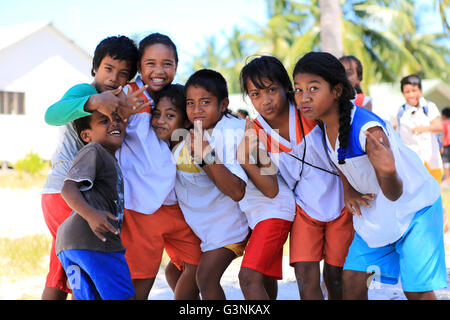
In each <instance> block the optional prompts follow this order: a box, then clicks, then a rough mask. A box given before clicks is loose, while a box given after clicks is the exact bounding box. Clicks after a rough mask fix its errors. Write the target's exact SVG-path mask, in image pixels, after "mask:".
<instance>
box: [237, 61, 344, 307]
mask: <svg viewBox="0 0 450 320" xmlns="http://www.w3.org/2000/svg"><path fill="white" fill-rule="evenodd" d="M241 83H242V86H243V89H244V90H243V91H244V92H245V93H246V94H248V96H249V97H250V100H251V102H252V104H253V106H254V107H255V109H256V111H258V113H259V115H258V117H257V118H256V119H255V124H256V126H255V130H256V131H257V132H258V133H263V134H265V135H266V136H267V138H266V141H265V142H262V143H264V144H265V145H266V149H267V151H268V152H269V154H270V157H271V159H272V161H273V162H274V164H275V165H276V166H277V167H278V168H279V175H280V176H281V177H279V179H278V182H279V186H280V192H281V190H282V188H281V186H282V183H281V181H283V180H284V181H285V182H286V184H287V186H288V188H289V189H290V190H292V191H293V192H294V196H295V202H296V215H295V219H294V223H293V225H292V229H291V234H290V263H291V265H292V266H293V267H294V269H295V275H296V277H297V282H298V288H299V293H300V298H301V299H302V300H307V299H323V293H322V290H321V288H320V261H321V260H322V259H324V260H325V263H324V271H323V274H324V281H325V284H326V286H327V289H328V296H329V299H341V298H342V287H341V274H342V266H343V265H344V261H345V257H346V255H347V250H348V247H349V245H350V243H351V241H352V239H353V226H352V221H351V219H352V216H351V214H350V213H349V212H348V211H347V210H346V209H345V208H344V207H345V204H344V197H343V190H342V183H341V181H340V178H339V175H338V174H337V173H336V171H335V168H334V167H333V164H332V163H331V162H330V161H329V159H328V158H327V153H326V149H325V146H324V142H323V139H324V136H323V132H322V130H321V128H320V126H319V124H318V122H317V121H315V120H306V119H305V118H304V117H303V115H302V114H301V113H300V112H299V111H298V110H297V109H296V108H295V106H294V104H293V99H292V95H291V93H292V83H291V80H290V78H289V75H288V73H287V71H286V69H285V68H284V66H283V65H282V63H281V62H280V61H279V60H278V59H277V58H275V57H270V56H262V57H258V58H255V59H253V60H252V61H250V62H249V63H248V64H247V65H246V66H244V68H243V69H242V71H241ZM259 136H261V135H259ZM281 178H282V179H281ZM284 192H286V194H287V191H284ZM285 201H286V203H285V204H284V205H289V202H288V201H287V200H285ZM286 208H288V207H286ZM261 212H263V209H261ZM284 219H285V220H289V219H288V218H287V216H285V217H284ZM280 231H282V232H280V234H279V237H280V239H282V237H284V236H285V232H286V231H285V230H284V229H280Z"/></svg>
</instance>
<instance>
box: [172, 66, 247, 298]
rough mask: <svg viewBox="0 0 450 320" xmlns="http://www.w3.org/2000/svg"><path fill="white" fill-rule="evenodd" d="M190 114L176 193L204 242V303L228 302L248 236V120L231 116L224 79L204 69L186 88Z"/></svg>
mask: <svg viewBox="0 0 450 320" xmlns="http://www.w3.org/2000/svg"><path fill="white" fill-rule="evenodd" d="M185 93H186V113H187V116H188V119H189V121H191V123H194V129H191V131H190V133H189V135H188V136H187V139H186V140H185V141H183V142H182V143H181V144H179V145H178V146H177V147H176V148H175V150H174V157H175V159H176V163H177V179H176V184H175V191H176V195H177V198H178V202H179V205H180V207H181V210H182V211H183V214H184V217H185V219H186V222H187V223H188V224H189V226H190V227H191V228H192V230H193V231H194V232H195V234H196V235H197V236H198V237H199V238H200V240H201V250H202V256H201V258H200V263H199V265H198V268H197V285H198V287H199V289H200V293H201V297H202V299H204V300H211V299H216V300H217V299H219V300H220V299H222V300H223V299H225V294H224V292H223V289H222V287H221V285H220V279H221V277H222V275H223V273H224V272H225V270H226V268H227V267H228V266H229V264H230V263H231V261H232V260H233V259H234V258H236V257H239V256H241V255H242V254H243V251H244V247H245V244H246V242H247V241H246V240H247V236H248V233H249V229H248V224H247V220H246V218H245V215H244V213H243V212H242V211H241V209H240V208H239V204H238V201H239V200H241V199H242V198H243V196H244V193H245V187H246V183H247V175H246V174H245V171H244V170H243V169H242V167H241V166H240V165H239V163H238V162H237V160H236V151H237V147H238V144H239V143H240V141H241V140H242V137H243V136H244V132H245V121H244V120H243V119H239V118H236V117H234V116H232V115H231V114H230V113H229V111H228V109H227V107H228V103H229V100H228V89H227V83H226V81H225V79H224V78H223V76H222V75H221V74H220V73H218V72H216V71H213V70H209V69H203V70H199V71H197V72H195V73H194V74H193V75H191V76H190V77H189V79H188V80H187V82H186V84H185Z"/></svg>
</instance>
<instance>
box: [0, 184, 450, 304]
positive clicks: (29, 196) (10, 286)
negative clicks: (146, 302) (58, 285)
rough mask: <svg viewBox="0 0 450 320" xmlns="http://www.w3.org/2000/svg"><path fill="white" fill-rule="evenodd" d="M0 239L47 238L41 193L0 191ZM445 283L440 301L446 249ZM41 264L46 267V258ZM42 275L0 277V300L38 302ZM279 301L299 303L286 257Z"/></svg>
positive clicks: (231, 281)
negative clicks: (23, 277) (41, 236)
mask: <svg viewBox="0 0 450 320" xmlns="http://www.w3.org/2000/svg"><path fill="white" fill-rule="evenodd" d="M0 204H1V210H0V217H1V221H2V223H0V237H9V238H19V237H23V236H25V235H30V234H46V235H49V236H50V234H49V232H48V230H47V226H46V225H45V222H44V219H43V216H42V211H41V204H40V190H39V189H31V190H12V189H0ZM445 242H446V247H447V248H450V234H449V233H448V232H447V234H446V237H445ZM446 261H447V266H449V267H448V268H447V283H448V288H449V289H442V290H438V291H436V294H437V296H438V298H439V299H442V300H450V250H447V254H446ZM42 263H44V264H47V263H48V258H47V257H46V258H45V261H43V262H42ZM240 263H241V259H235V260H234V261H233V263H232V264H231V265H230V267H228V269H227V271H226V272H225V274H224V276H223V278H222V282H221V283H222V286H223V287H224V290H225V294H226V296H227V299H230V300H242V299H243V295H242V292H241V290H240V287H239V282H238V272H239V267H240ZM45 276H46V275H45V274H40V275H36V276H33V277H30V278H26V279H23V280H18V281H14V282H12V281H10V280H9V279H3V278H0V299H1V300H5V299H7V300H16V299H39V297H40V295H41V292H42V288H43V285H44V282H45ZM278 284H279V286H278V299H280V300H298V299H299V294H298V289H297V283H296V280H295V275H294V272H293V268H291V267H290V266H289V264H288V260H287V257H285V261H284V263H283V280H280V281H279V282H278ZM149 299H152V300H170V299H173V294H172V292H171V290H170V289H169V287H168V286H167V284H166V281H165V279H164V271H163V270H162V269H161V270H160V272H159V274H158V276H157V278H156V281H155V284H154V286H153V289H152V291H151V293H150V296H149ZM369 299H372V300H404V299H406V298H405V295H404V294H403V292H402V289H401V285H400V284H397V285H386V284H380V283H379V282H372V285H371V288H370V289H369Z"/></svg>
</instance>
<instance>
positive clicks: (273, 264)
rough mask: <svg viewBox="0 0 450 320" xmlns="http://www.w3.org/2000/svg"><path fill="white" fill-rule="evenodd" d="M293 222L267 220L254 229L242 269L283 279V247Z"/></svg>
mask: <svg viewBox="0 0 450 320" xmlns="http://www.w3.org/2000/svg"><path fill="white" fill-rule="evenodd" d="M291 226H292V221H287V220H283V219H276V218H273V219H267V220H263V221H261V222H258V224H257V225H256V226H255V228H254V229H253V231H252V233H251V236H250V239H249V241H248V244H247V247H246V248H245V254H244V258H243V259H242V265H241V268H249V269H253V270H256V271H258V272H261V273H262V274H263V275H265V276H268V277H271V278H274V279H277V280H281V279H283V246H284V243H285V242H286V240H287V237H288V235H289V231H290V230H291Z"/></svg>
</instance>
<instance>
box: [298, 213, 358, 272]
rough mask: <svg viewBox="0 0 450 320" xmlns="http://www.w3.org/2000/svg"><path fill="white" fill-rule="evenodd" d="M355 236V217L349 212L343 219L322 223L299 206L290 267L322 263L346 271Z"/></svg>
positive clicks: (342, 216)
mask: <svg viewBox="0 0 450 320" xmlns="http://www.w3.org/2000/svg"><path fill="white" fill-rule="evenodd" d="M353 235H354V229H353V215H352V214H351V213H349V212H348V210H347V209H346V208H344V209H343V210H342V211H341V214H340V216H339V217H337V218H336V219H334V220H332V221H328V222H322V221H318V220H315V219H313V218H311V217H310V216H308V215H307V214H306V213H305V212H304V211H303V209H302V208H300V207H299V206H298V205H297V213H296V215H295V220H294V223H293V225H292V231H291V238H290V264H291V265H292V264H293V263H295V262H306V261H321V260H322V259H324V260H325V262H326V263H328V264H330V265H333V266H337V267H343V266H344V262H345V258H346V256H347V253H348V248H349V247H350V244H351V243H352V240H353Z"/></svg>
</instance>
